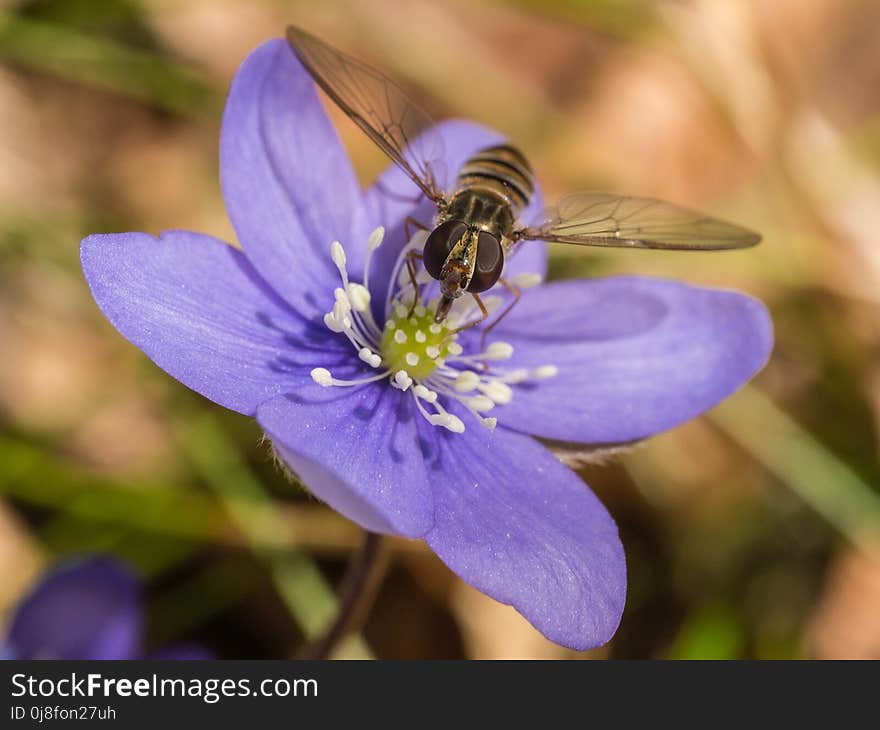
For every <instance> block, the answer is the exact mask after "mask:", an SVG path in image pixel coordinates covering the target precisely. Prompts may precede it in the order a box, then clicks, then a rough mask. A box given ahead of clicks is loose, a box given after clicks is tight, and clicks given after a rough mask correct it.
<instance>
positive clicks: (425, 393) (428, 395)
mask: <svg viewBox="0 0 880 730" xmlns="http://www.w3.org/2000/svg"><path fill="white" fill-rule="evenodd" d="M413 393H414V394H415V396H416V397H417V398H421V399H422V400H423V401H425V402H426V403H435V402H436V401H437V392H436V391H433V390H431V389H430V388H426V387H425V386H424V385H422V384H421V383H419V384H418V385H416V386H414V387H413Z"/></svg>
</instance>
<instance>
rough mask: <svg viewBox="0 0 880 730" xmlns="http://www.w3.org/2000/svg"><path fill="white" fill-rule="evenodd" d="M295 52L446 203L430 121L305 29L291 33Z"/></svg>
mask: <svg viewBox="0 0 880 730" xmlns="http://www.w3.org/2000/svg"><path fill="white" fill-rule="evenodd" d="M287 42H288V44H290V47H291V48H292V49H293V52H294V53H295V54H296V56H297V58H299V60H300V62H301V63H302V64H303V66H305V68H306V70H307V71H308V72H309V73H310V74H311V76H312V78H313V79H314V80H315V83H317V84H318V86H320V87H321V88H322V89H323V90H324V91H325V92H326V93H327V95H328V96H329V97H330V98H331V99H332V100H333V101H334V102H335V103H336V104H337V105H338V106H339V107H340V108H341V109H342V111H344V112H345V113H346V114H347V115H348V116H349V117H350V118H351V119H352V120H353V121H354V123H355V124H357V125H358V126H359V127H360V128H361V129H362V130H364V132H366V133H367V136H369V137H370V139H372V140H373V142H375V143H376V144H377V145H379V147H380V148H381V149H382V151H383V152H385V154H386V155H388V156H389V157H390V158H391V159H392V160H393V161H394V162H395V163H396V164H397V165H398V166H399V167H400V168H401V169H402V170H403V171H404V172H405V173H406V174H407V175H409V177H410V178H411V179H412V180H413V182H414V183H415V184H416V185H418V186H419V187H420V188H421V189H422V191H423V192H424V193H425V195H427V196H428V198H430V199H431V200H433V201H434V202H435V203H436V202H439V201H441V200H442V199H443V191H442V190H441V188H440V185H439V182H438V180H439V178H440V177H441V176H442V171H443V159H444V154H443V152H444V150H443V140H442V139H441V138H440V136H439V135H438V134H436V132H434V131H433V130H432V127H433V122H432V121H431V118H430V117H429V116H428V115H427V114H426V113H425V112H424V111H422V109H420V108H419V107H418V106H417V105H416V104H415V103H414V102H413V101H411V100H410V99H409V97H407V95H406V94H405V93H404V92H403V90H402V89H401V88H400V87H399V86H398V85H397V84H395V83H394V82H393V81H391V79H389V78H386V77H385V76H384V75H383V74H381V73H379V72H378V71H376V70H375V69H373V68H371V67H370V66H367V65H366V64H364V63H361V62H360V61H358V60H356V59H354V58H351V57H350V56H347V55H345V54H344V53H341V52H339V51H337V50H336V49H334V48H331V47H330V46H328V45H327V44H326V43H324V42H323V41H321V40H319V39H318V38H316V37H315V36H313V35H311V34H310V33H306V32H305V31H304V30H301V29H300V28H296V27H294V26H290V27H288V29H287Z"/></svg>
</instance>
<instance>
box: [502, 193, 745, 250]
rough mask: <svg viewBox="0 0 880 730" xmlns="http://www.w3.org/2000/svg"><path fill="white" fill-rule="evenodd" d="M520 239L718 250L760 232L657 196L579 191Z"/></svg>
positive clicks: (521, 232)
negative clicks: (637, 196) (639, 196)
mask: <svg viewBox="0 0 880 730" xmlns="http://www.w3.org/2000/svg"><path fill="white" fill-rule="evenodd" d="M514 237H515V238H518V239H535V240H541V241H555V242H559V243H573V244H578V245H582V246H612V247H623V248H659V249H670V250H694V251H713V250H721V249H731V248H746V247H747V246H754V245H755V244H756V243H758V242H759V241H760V240H761V236H760V235H759V234H757V233H754V232H753V231H750V230H748V229H746V228H741V227H740V226H737V225H734V224H733V223H727V222H726V221H722V220H718V219H716V218H709V217H707V216H705V215H703V214H702V213H696V212H694V211H692V210H688V209H686V208H680V207H679V206H677V205H673V204H672V203H665V202H663V201H662V200H655V199H653V198H629V197H625V196H622V195H614V194H611V193H593V192H584V193H574V194H573V195H569V196H566V197H565V198H563V199H562V200H561V201H559V204H558V205H557V206H556V207H555V208H550V209H548V210H547V211H546V212H545V213H544V217H543V221H542V222H541V223H539V224H538V225H536V226H531V227H527V228H523V229H521V230H519V231H517V232H516V233H515V234H514Z"/></svg>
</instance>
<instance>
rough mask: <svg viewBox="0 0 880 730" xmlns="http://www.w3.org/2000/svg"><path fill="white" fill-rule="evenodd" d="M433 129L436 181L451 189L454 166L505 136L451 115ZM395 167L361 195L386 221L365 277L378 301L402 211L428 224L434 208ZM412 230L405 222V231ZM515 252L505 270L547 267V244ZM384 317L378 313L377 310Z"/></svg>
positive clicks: (374, 216)
mask: <svg viewBox="0 0 880 730" xmlns="http://www.w3.org/2000/svg"><path fill="white" fill-rule="evenodd" d="M434 131H435V132H436V133H438V134H439V135H440V137H441V138H442V139H443V146H444V150H445V159H444V160H443V162H444V165H443V172H444V173H445V176H444V178H443V179H442V180H440V181H439V182H440V183H441V185H442V186H443V188H444V189H446V190H450V189H451V188H452V187H453V185H454V183H455V176H456V174H457V173H458V170H459V168H460V167H461V166H462V165H463V164H464V163H465V162H466V161H467V159H468V158H469V157H470V156H471V155H472V154H474V153H475V152H477V151H478V150H481V149H483V148H484V147H488V146H490V145H493V144H498V143H500V142H503V141H504V137H503V136H502V135H501V134H499V133H498V132H495V131H494V130H491V129H489V128H487V127H484V126H482V125H480V124H476V123H474V122H469V121H464V120H458V119H453V120H449V121H444V122H440V123H439V124H437V125H436V126H435V127H434ZM420 195H421V194H420V191H419V189H418V188H417V187H416V186H415V184H414V183H413V182H412V181H411V180H410V179H409V177H407V175H406V173H404V172H403V171H402V170H401V169H400V168H399V167H397V166H396V165H390V166H389V167H388V168H387V169H386V170H385V171H384V172H383V173H382V174H381V175H380V176H379V178H378V179H377V180H376V182H375V183H374V184H373V185H372V187H370V188H369V189H368V190H367V191H366V194H365V196H366V197H365V205H366V209H367V214H366V215H367V219H368V220H369V221H375V225H380V224H381V225H383V226H385V240H384V242H383V244H382V246H381V247H380V248H379V249H378V250H377V251H376V254H375V256H374V258H373V265H372V269H371V271H370V277H371V279H372V281H373V282H375V283H374V284H371V287H370V288H371V289H372V290H373V301H374V302H383V303H384V301H385V296H386V294H387V291H388V283H389V281H390V279H391V273H392V270H393V267H394V264H395V262H396V260H397V256H398V254H399V253H400V250H401V249H402V248H403V246H404V245H405V244H406V243H407V241H408V238H407V237H406V226H405V221H406V218H407V216H410V217H412V218H413V219H414V220H416V221H418V222H420V223H422V224H423V225H426V226H430V225H431V223H432V221H433V220H434V216H435V215H436V214H437V209H436V207H435V206H434V204H433V203H431V201H429V200H427V199H426V198H425V197H424V196H421V197H420ZM542 205H543V202H542V197H541V192H540V190H539V189H536V191H535V194H534V196H533V197H532V201H531V203H530V204H529V207H528V208H527V209H526V210H525V211H524V212H523V215H522V216H521V217H522V220H524V221H529V220H531V219H533V218H534V217H535V216H536V215H537V214H538V212H540V210H541V208H542ZM414 231H415V228H413V227H412V226H410V227H409V233H410V235H412V233H413V232H414ZM518 249H519V250H518V251H516V253H515V255H513V256H512V257H511V259H510V261H509V262H508V267H507V272H506V273H507V274H508V275H510V276H515V275H516V274H518V273H524V272H534V273H538V274H541V275H542V276H543V275H544V274H545V273H546V271H547V250H546V244H544V243H543V242H540V241H529V242H526V243H524V244H522V245H521V246H519V247H518ZM377 314H378V315H379V316H382V317H384V313H383V312H377Z"/></svg>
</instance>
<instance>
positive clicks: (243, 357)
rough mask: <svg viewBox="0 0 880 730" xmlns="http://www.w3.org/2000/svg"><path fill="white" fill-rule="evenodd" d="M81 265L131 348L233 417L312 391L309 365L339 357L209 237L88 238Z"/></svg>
mask: <svg viewBox="0 0 880 730" xmlns="http://www.w3.org/2000/svg"><path fill="white" fill-rule="evenodd" d="M81 258H82V267H83V272H84V273H85V276H86V279H87V280H88V282H89V286H90V287H91V289H92V295H93V296H94V297H95V301H96V302H97V303H98V306H99V307H100V308H101V311H103V312H104V314H105V315H106V316H107V318H108V319H109V320H110V321H111V322H112V323H113V325H114V326H115V327H116V328H117V329H118V330H119V331H120V332H121V333H122V334H123V335H124V336H125V337H126V338H127V339H128V340H129V341H131V342H132V343H134V344H135V345H137V346H138V347H139V348H140V349H141V350H143V351H144V352H145V353H146V354H147V356H148V357H149V358H150V359H151V360H153V362H155V363H156V364H157V365H158V366H159V367H160V368H162V369H163V370H165V371H166V372H167V373H169V374H170V375H172V376H174V377H175V378H177V379H178V380H180V381H181V382H182V383H184V384H185V385H187V386H189V387H190V388H192V389H193V390H195V391H197V392H199V393H201V394H202V395H204V396H205V397H207V398H210V399H211V400H212V401H214V402H215V403H219V404H220V405H222V406H226V407H227V408H231V409H232V410H235V411H238V412H240V413H246V414H253V413H254V412H255V411H256V407H257V405H258V404H259V403H261V402H262V401H264V400H267V399H268V398H271V397H272V396H274V395H277V394H278V393H281V392H284V391H285V389H288V388H290V387H292V386H294V385H296V384H297V383H299V382H303V381H308V382H311V379H310V377H309V372H310V370H311V368H313V367H314V366H315V364H316V361H317V360H318V359H320V360H321V364H326V361H327V360H328V358H330V357H332V355H329V354H328V353H332V352H340V351H342V350H340V348H343V345H342V343H340V342H339V340H340V339H341V338H339V337H333V336H332V335H331V333H329V332H328V331H327V330H326V329H324V328H323V327H320V328H316V327H314V326H313V325H311V324H309V323H307V322H305V321H304V320H303V319H302V318H301V317H300V316H299V315H298V314H297V313H296V312H294V311H293V310H292V309H291V308H290V306H288V305H287V304H286V303H285V302H283V301H282V300H281V299H280V298H279V297H278V296H277V295H276V294H275V293H274V292H273V291H272V289H271V288H270V287H269V286H268V285H267V284H266V283H265V282H264V281H263V280H262V279H261V278H260V277H259V275H258V274H257V273H256V271H254V268H253V266H251V265H250V263H249V262H248V260H247V259H246V258H245V257H244V255H243V254H242V253H241V252H240V251H238V250H236V249H234V248H232V246H229V245H227V244H225V243H223V242H222V241H218V240H217V239H214V238H211V237H209V236H203V235H200V234H198V233H189V232H186V231H167V232H165V233H164V234H162V237H161V238H159V239H156V238H154V237H153V236H150V235H147V234H146V233H121V234H109V235H97V236H89V237H88V238H86V239H85V240H84V241H83V242H82V249H81ZM346 355H348V353H346ZM349 359H350V356H349Z"/></svg>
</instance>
